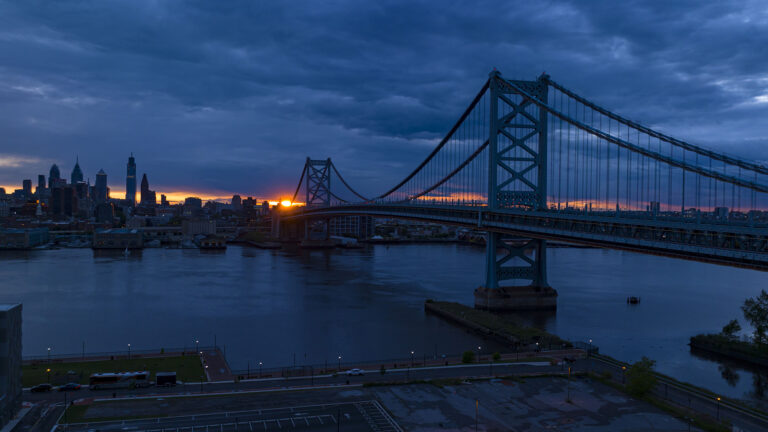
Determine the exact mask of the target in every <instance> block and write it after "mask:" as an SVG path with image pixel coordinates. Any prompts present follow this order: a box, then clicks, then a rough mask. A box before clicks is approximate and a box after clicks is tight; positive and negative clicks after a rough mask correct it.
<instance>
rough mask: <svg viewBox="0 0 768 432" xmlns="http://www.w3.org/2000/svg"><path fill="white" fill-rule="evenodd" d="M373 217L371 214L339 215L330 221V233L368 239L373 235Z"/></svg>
mask: <svg viewBox="0 0 768 432" xmlns="http://www.w3.org/2000/svg"><path fill="white" fill-rule="evenodd" d="M373 228H374V223H373V218H372V217H371V216H338V217H334V218H331V219H330V221H329V223H328V229H329V233H330V235H334V236H344V237H354V238H358V239H366V238H370V237H371V236H373Z"/></svg>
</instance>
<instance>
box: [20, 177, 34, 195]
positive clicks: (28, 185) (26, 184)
mask: <svg viewBox="0 0 768 432" xmlns="http://www.w3.org/2000/svg"><path fill="white" fill-rule="evenodd" d="M21 184H22V186H21V189H22V190H23V191H24V198H30V197H31V196H32V180H26V179H25V180H23V181H22V182H21Z"/></svg>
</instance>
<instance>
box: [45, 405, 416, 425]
mask: <svg viewBox="0 0 768 432" xmlns="http://www.w3.org/2000/svg"><path fill="white" fill-rule="evenodd" d="M337 423H340V424H337ZM342 426H343V428H344V430H356V431H376V432H396V431H401V429H400V427H399V426H398V425H397V424H396V423H395V421H394V420H393V419H392V418H391V417H390V416H389V415H388V414H387V413H386V411H384V410H383V409H382V407H381V405H379V403H378V402H377V401H374V400H367V401H357V402H351V403H336V404H321V405H302V406H288V407H279V408H268V409H260V410H249V411H231V412H221V413H210V414H200V415H192V416H179V417H166V418H156V419H142V420H126V421H112V422H93V423H74V424H69V425H60V426H59V427H58V429H57V430H58V431H60V432H84V431H93V430H98V431H152V432H242V431H269V430H282V429H290V430H293V429H298V430H307V431H318V432H319V431H336V430H337V428H341V427H342Z"/></svg>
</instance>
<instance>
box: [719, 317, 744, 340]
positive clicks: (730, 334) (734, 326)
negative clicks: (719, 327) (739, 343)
mask: <svg viewBox="0 0 768 432" xmlns="http://www.w3.org/2000/svg"><path fill="white" fill-rule="evenodd" d="M740 331H741V325H740V324H739V322H738V321H736V320H731V321H730V322H729V323H728V324H726V325H724V326H723V331H722V334H723V336H725V337H727V338H728V339H731V340H733V339H736V333H738V332H740Z"/></svg>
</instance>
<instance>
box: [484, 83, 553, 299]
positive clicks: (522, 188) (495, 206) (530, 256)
mask: <svg viewBox="0 0 768 432" xmlns="http://www.w3.org/2000/svg"><path fill="white" fill-rule="evenodd" d="M547 80H548V76H546V75H542V76H541V77H539V79H538V80H536V81H513V83H514V84H515V85H516V86H518V87H519V88H521V89H522V90H523V91H526V92H527V93H528V94H530V95H532V96H533V97H535V98H536V99H539V100H542V101H544V102H545V103H546V102H547V92H548V87H549V85H548V81H547ZM489 89H490V109H489V113H490V130H489V136H488V164H489V165H488V210H500V209H504V208H524V209H529V210H532V211H536V210H545V209H546V208H547V112H546V111H544V110H542V109H539V108H538V107H537V106H536V105H535V104H533V103H532V102H531V101H530V100H527V99H526V98H525V97H523V96H522V95H520V94H518V92H517V91H516V90H515V89H514V87H512V86H510V85H508V84H507V81H505V80H504V79H502V78H501V74H500V73H499V72H497V71H493V72H491V74H490V80H489ZM546 246H547V245H546V240H542V239H524V238H509V237H504V236H502V235H501V234H500V233H497V232H493V231H489V232H488V240H487V242H486V265H485V268H486V276H485V286H482V287H479V288H477V289H476V290H475V307H476V308H478V309H489V310H546V309H555V308H556V307H557V291H555V290H554V289H552V288H551V287H550V286H549V284H548V283H547V265H546ZM502 281H511V284H505V285H500V282H502Z"/></svg>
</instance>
